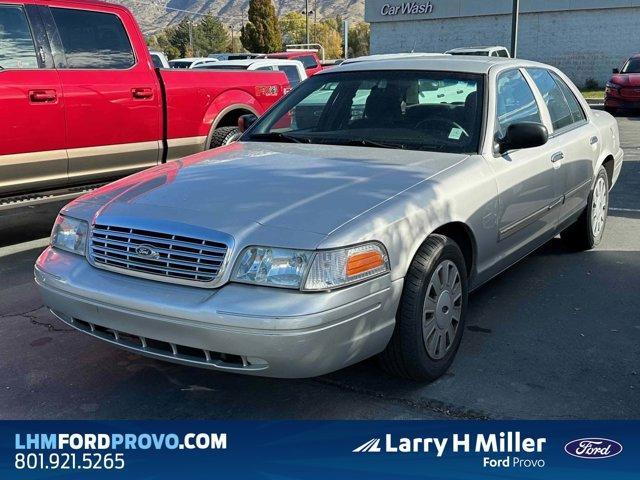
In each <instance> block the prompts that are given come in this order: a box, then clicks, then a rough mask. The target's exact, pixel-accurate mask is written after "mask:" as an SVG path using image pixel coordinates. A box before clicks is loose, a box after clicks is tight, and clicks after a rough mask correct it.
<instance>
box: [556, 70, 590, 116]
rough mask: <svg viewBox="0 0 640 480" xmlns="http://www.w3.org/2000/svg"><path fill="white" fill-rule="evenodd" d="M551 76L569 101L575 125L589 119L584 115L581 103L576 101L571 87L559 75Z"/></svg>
mask: <svg viewBox="0 0 640 480" xmlns="http://www.w3.org/2000/svg"><path fill="white" fill-rule="evenodd" d="M551 76H552V77H553V79H554V80H555V81H556V83H557V84H558V85H559V86H560V90H562V93H563V94H564V98H565V99H566V100H567V103H568V104H569V109H570V110H571V116H572V117H573V123H579V122H582V121H584V120H586V118H587V117H585V115H584V111H583V110H582V107H581V106H580V103H579V102H578V100H577V99H576V96H575V95H574V93H573V92H572V91H571V89H570V88H569V86H568V85H567V84H566V83H565V82H564V80H562V79H561V78H560V77H559V76H558V75H556V74H555V73H553V72H551Z"/></svg>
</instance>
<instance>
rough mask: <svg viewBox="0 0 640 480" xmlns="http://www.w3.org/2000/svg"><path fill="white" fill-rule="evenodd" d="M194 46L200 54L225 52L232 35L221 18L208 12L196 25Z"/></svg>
mask: <svg viewBox="0 0 640 480" xmlns="http://www.w3.org/2000/svg"><path fill="white" fill-rule="evenodd" d="M193 30H194V32H193V33H194V47H195V50H196V52H197V53H198V54H200V55H202V56H206V55H208V54H210V53H219V52H225V51H226V50H227V47H228V45H229V41H230V36H229V33H228V32H227V29H226V28H225V26H224V25H223V24H222V22H221V21H220V20H218V19H217V18H215V17H214V16H213V15H211V14H210V13H208V14H207V15H205V16H204V17H202V20H200V22H198V24H197V25H196V26H195V27H194V29H193Z"/></svg>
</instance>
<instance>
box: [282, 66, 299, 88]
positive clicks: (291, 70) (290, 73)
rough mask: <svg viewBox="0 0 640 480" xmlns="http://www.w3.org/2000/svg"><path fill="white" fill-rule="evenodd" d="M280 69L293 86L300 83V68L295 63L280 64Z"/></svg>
mask: <svg viewBox="0 0 640 480" xmlns="http://www.w3.org/2000/svg"><path fill="white" fill-rule="evenodd" d="M278 70H280V71H282V72H284V74H285V75H286V76H287V80H289V84H290V85H291V86H292V87H295V86H296V85H297V84H299V83H300V74H299V73H298V69H297V68H296V67H294V66H293V65H278Z"/></svg>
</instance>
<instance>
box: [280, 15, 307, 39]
mask: <svg viewBox="0 0 640 480" xmlns="http://www.w3.org/2000/svg"><path fill="white" fill-rule="evenodd" d="M278 25H279V26H280V31H281V32H282V42H283V43H284V44H285V45H288V44H292V43H304V42H305V37H306V23H305V18H304V15H303V14H302V13H300V12H289V13H287V14H286V15H284V16H283V17H281V18H280V20H278Z"/></svg>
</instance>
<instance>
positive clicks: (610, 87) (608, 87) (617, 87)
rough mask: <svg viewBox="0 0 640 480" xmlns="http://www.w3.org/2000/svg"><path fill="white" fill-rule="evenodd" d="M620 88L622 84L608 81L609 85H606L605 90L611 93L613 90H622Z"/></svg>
mask: <svg viewBox="0 0 640 480" xmlns="http://www.w3.org/2000/svg"><path fill="white" fill-rule="evenodd" d="M620 88H622V87H621V86H620V85H618V84H617V83H613V82H607V85H606V87H605V89H604V91H605V92H606V93H611V92H612V91H616V92H618V91H619V90H620Z"/></svg>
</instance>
